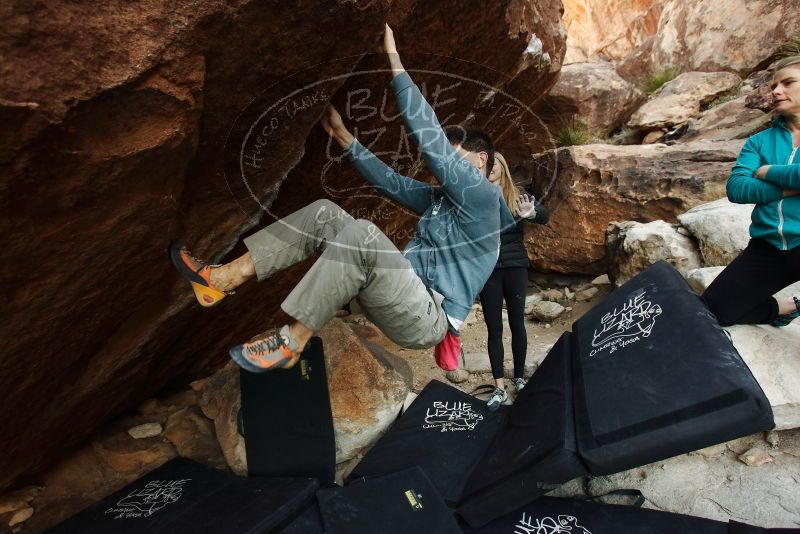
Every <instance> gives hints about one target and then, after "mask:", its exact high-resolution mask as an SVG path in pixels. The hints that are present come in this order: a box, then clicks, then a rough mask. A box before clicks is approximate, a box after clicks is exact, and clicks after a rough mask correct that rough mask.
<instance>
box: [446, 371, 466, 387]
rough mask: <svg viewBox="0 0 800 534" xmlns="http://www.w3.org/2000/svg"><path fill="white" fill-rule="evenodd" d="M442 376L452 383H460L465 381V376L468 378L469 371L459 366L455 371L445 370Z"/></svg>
mask: <svg viewBox="0 0 800 534" xmlns="http://www.w3.org/2000/svg"><path fill="white" fill-rule="evenodd" d="M444 376H445V378H447V379H448V380H449V381H450V382H452V383H453V384H460V383H462V382H466V381H467V378H469V372H468V371H467V370H466V369H461V368H459V369H456V370H455V371H447V373H445V375H444Z"/></svg>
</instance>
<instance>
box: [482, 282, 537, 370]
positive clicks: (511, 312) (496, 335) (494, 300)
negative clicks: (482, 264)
mask: <svg viewBox="0 0 800 534" xmlns="http://www.w3.org/2000/svg"><path fill="white" fill-rule="evenodd" d="M527 289H528V269H527V267H507V268H504V269H495V270H494V271H492V274H491V275H490V276H489V279H488V280H487V281H486V285H484V286H483V290H482V291H481V305H482V306H483V319H484V320H485V321H486V328H487V329H488V330H489V339H488V345H489V362H490V363H491V365H492V376H494V378H503V298H505V300H506V310H507V311H508V325H509V326H510V327H511V352H512V353H513V354H514V378H522V375H523V373H524V372H525V356H526V353H527V350H528V334H527V333H526V332H525V293H526V290H527Z"/></svg>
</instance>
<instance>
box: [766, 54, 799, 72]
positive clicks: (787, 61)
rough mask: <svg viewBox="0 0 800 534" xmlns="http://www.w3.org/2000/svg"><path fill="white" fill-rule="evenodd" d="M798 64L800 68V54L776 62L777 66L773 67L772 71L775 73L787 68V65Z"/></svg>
mask: <svg viewBox="0 0 800 534" xmlns="http://www.w3.org/2000/svg"><path fill="white" fill-rule="evenodd" d="M795 65H796V66H797V68H800V56H789V57H785V58H783V59H782V60H780V61H778V62H777V63H775V67H773V69H772V73H773V74H775V73H776V72H778V71H779V70H781V69H785V68H786V67H791V66H795Z"/></svg>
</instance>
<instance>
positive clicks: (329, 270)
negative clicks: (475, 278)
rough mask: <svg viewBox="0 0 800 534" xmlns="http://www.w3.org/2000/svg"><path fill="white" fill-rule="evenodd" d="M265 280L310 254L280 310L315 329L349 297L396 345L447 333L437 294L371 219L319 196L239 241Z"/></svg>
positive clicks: (432, 341)
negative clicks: (313, 258)
mask: <svg viewBox="0 0 800 534" xmlns="http://www.w3.org/2000/svg"><path fill="white" fill-rule="evenodd" d="M244 244H245V245H246V246H247V249H248V250H249V251H250V256H251V258H252V260H253V264H255V267H256V276H257V277H258V280H259V281H261V280H265V279H267V278H269V277H270V276H271V275H272V274H274V273H275V272H277V271H280V270H281V269H285V268H287V267H289V266H291V265H294V264H295V263H297V262H299V261H302V260H304V259H306V258H308V257H310V256H311V255H313V254H315V253H318V252H321V255H320V257H319V259H317V261H316V262H315V263H314V265H313V266H312V267H311V269H309V271H308V272H307V273H306V274H305V276H303V279H302V280H300V283H299V284H297V286H296V287H295V288H294V289H293V290H292V292H291V293H289V296H288V297H286V300H284V301H283V303H282V304H281V308H282V309H283V311H285V312H286V313H287V314H289V315H290V316H291V317H293V318H294V319H296V320H298V321H300V322H301V323H303V324H304V325H306V326H307V327H308V328H310V329H311V330H313V331H315V332H318V331H319V330H321V329H322V327H323V326H325V323H327V322H328V321H329V320H330V319H331V318H332V317H333V316H334V315H335V314H336V311H337V310H339V309H341V308H342V307H344V306H345V305H346V304H347V303H348V302H350V301H351V300H352V299H353V298H358V302H359V303H360V304H361V306H362V307H363V308H364V314H365V315H366V316H367V318H368V319H369V320H370V321H372V322H373V323H374V324H375V325H376V326H377V327H378V328H380V329H381V331H382V332H383V333H384V334H386V336H387V337H388V338H389V339H391V340H392V341H394V342H395V343H397V344H398V345H400V346H402V347H408V348H428V347H432V346H434V345H436V344H437V343H438V342H439V341H441V340H442V339H443V338H444V335H445V333H446V332H447V315H446V314H445V312H444V310H443V309H442V301H443V300H444V297H443V296H442V295H441V294H439V293H438V292H436V291H433V290H429V289H428V288H427V287H425V284H424V283H423V282H422V280H421V279H420V278H419V277H418V276H417V275H416V274H415V273H414V270H413V269H412V267H411V263H410V262H409V261H408V260H407V259H406V258H405V257H403V255H402V253H401V252H400V251H399V250H397V247H396V246H395V245H394V243H392V242H391V240H390V239H389V238H388V237H386V235H384V233H383V232H381V231H380V229H379V228H378V227H377V226H375V225H374V224H373V223H371V222H369V221H366V220H363V219H359V220H355V219H353V217H351V216H350V214H348V213H347V212H346V211H344V210H343V209H342V208H340V207H339V206H337V205H336V204H335V203H333V202H331V201H329V200H318V201H316V202H314V203H312V204H309V205H308V206H306V207H305V208H302V209H300V210H298V211H296V212H294V213H292V214H291V215H288V216H287V217H284V218H282V219H280V220H278V221H276V222H274V223H272V224H270V225H269V226H267V227H266V228H264V229H262V230H260V231H258V232H256V233H255V234H253V235H251V236H250V237H248V238H246V239H245V240H244Z"/></svg>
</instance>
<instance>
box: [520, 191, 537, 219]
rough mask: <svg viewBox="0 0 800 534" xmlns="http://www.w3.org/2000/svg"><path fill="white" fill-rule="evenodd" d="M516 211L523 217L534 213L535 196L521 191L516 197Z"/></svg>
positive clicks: (525, 217)
mask: <svg viewBox="0 0 800 534" xmlns="http://www.w3.org/2000/svg"><path fill="white" fill-rule="evenodd" d="M517 213H519V216H520V217H522V218H523V219H527V218H529V217H533V216H534V215H536V197H534V196H533V195H528V194H527V193H523V194H522V195H520V197H519V198H518V199H517Z"/></svg>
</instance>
